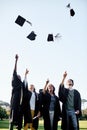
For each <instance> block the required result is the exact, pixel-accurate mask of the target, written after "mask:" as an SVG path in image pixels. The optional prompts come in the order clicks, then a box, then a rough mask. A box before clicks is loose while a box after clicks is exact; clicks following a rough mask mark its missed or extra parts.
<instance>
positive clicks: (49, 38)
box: [47, 34, 54, 42]
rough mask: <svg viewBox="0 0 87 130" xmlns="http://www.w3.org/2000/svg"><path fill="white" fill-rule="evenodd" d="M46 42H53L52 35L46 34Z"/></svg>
mask: <svg viewBox="0 0 87 130" xmlns="http://www.w3.org/2000/svg"><path fill="white" fill-rule="evenodd" d="M47 41H48V42H51V41H54V38H53V34H48V37H47Z"/></svg>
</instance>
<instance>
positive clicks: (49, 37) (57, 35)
mask: <svg viewBox="0 0 87 130" xmlns="http://www.w3.org/2000/svg"><path fill="white" fill-rule="evenodd" d="M54 38H55V39H57V38H61V35H60V33H57V34H56V35H55V36H54V35H53V34H48V37H47V41H48V42H51V41H54Z"/></svg>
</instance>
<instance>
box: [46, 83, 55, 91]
mask: <svg viewBox="0 0 87 130" xmlns="http://www.w3.org/2000/svg"><path fill="white" fill-rule="evenodd" d="M47 89H48V91H49V93H53V90H54V88H53V85H52V84H49V85H48V87H47Z"/></svg>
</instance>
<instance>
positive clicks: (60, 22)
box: [0, 0, 87, 102]
mask: <svg viewBox="0 0 87 130" xmlns="http://www.w3.org/2000/svg"><path fill="white" fill-rule="evenodd" d="M68 3H71V7H72V8H73V9H74V10H75V16H74V17H70V14H69V9H68V8H66V5H67V4H68ZM86 12H87V0H82V1H81V0H73V1H71V0H66V1H65V0H15V1H12V0H8V1H6V0H0V17H1V18H0V19H1V20H0V36H1V37H0V59H1V62H0V73H1V76H0V77H1V78H0V100H3V101H8V102H10V97H11V79H12V73H13V69H14V63H15V54H18V55H19V60H18V73H19V74H20V75H21V76H22V80H23V78H24V72H25V69H26V68H28V69H29V75H28V83H29V84H31V83H33V84H34V85H35V87H36V90H37V91H38V90H39V89H40V88H43V87H44V84H45V81H46V79H47V78H49V80H50V82H51V83H53V84H54V86H55V88H56V94H57V92H58V86H59V84H60V82H61V80H62V75H63V73H64V71H67V73H68V75H67V78H66V80H67V79H68V78H72V79H73V80H74V82H75V85H74V88H76V89H78V90H79V92H80V93H81V97H82V98H85V99H87V91H86V90H87V88H86V81H87V79H86V75H87V69H86V67H87V14H86ZM18 15H21V16H23V17H24V18H26V19H27V20H29V21H31V22H32V26H30V25H29V24H28V23H25V24H24V26H23V27H20V26H18V25H17V24H16V23H15V20H16V18H17V16H18ZM31 31H35V33H36V34H37V37H36V40H35V41H30V40H29V39H27V38H26V37H27V35H28V34H29V33H30V32H31ZM49 33H53V34H54V35H56V34H57V33H60V35H61V36H62V37H61V38H60V39H56V40H55V41H54V42H47V36H48V34H49Z"/></svg>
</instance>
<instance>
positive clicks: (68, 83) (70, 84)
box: [66, 79, 73, 88]
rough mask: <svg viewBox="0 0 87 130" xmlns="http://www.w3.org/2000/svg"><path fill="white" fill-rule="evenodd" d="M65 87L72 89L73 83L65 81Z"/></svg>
mask: <svg viewBox="0 0 87 130" xmlns="http://www.w3.org/2000/svg"><path fill="white" fill-rule="evenodd" d="M66 84H67V86H68V88H72V87H73V83H72V81H71V80H70V79H69V80H67V83H66Z"/></svg>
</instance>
